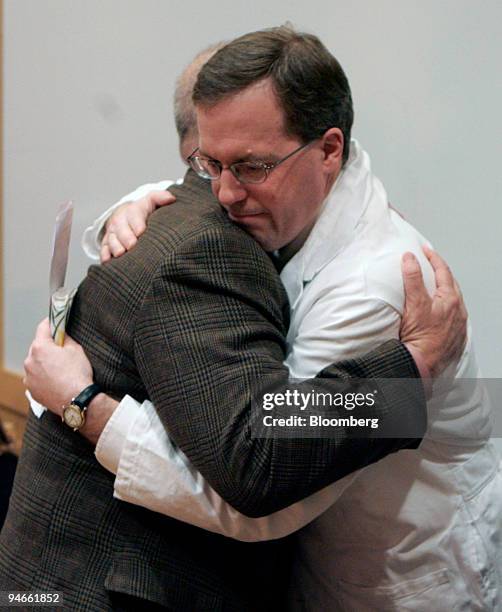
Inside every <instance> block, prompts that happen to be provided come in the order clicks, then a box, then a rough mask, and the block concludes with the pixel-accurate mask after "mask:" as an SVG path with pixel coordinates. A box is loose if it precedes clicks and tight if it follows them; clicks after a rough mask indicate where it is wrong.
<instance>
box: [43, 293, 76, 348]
mask: <svg viewBox="0 0 502 612" xmlns="http://www.w3.org/2000/svg"><path fill="white" fill-rule="evenodd" d="M74 296H75V289H72V290H71V291H68V290H67V289H65V288H64V287H60V288H59V289H58V290H57V291H56V292H55V293H54V294H53V295H52V297H51V305H50V311H49V323H50V326H51V334H52V337H53V338H54V342H55V343H56V344H57V345H58V346H63V344H64V336H65V331H66V323H67V322H68V317H69V316H70V310H71V305H72V302H73V297H74Z"/></svg>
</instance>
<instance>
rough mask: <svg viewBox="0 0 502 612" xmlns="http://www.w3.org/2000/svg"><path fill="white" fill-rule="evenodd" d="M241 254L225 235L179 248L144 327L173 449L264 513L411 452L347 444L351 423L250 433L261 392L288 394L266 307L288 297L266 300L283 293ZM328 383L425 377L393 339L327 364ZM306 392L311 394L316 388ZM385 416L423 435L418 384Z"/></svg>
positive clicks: (255, 512) (149, 301)
mask: <svg viewBox="0 0 502 612" xmlns="http://www.w3.org/2000/svg"><path fill="white" fill-rule="evenodd" d="M213 242H214V243H213ZM232 250H235V243H233V242H232V243H231V244H228V245H226V244H225V237H224V236H216V235H215V236H214V237H209V236H208V237H205V240H204V241H203V242H201V243H199V244H196V245H190V248H188V246H187V249H186V250H185V251H183V250H182V249H179V250H178V252H177V256H176V257H173V259H172V260H171V261H169V262H167V263H166V265H165V267H164V269H163V270H162V273H160V274H159V276H158V278H157V279H156V280H155V282H154V286H153V287H152V293H151V295H150V296H148V297H147V298H146V299H145V302H144V306H143V311H142V313H141V314H140V316H139V317H138V320H137V325H136V345H135V355H136V358H137V360H138V363H139V367H140V373H141V376H142V378H143V380H144V381H145V384H146V385H147V388H148V393H149V395H150V397H151V398H152V400H153V402H154V405H155V407H156V409H157V411H158V414H159V416H160V419H161V421H162V422H163V424H164V427H165V428H166V430H167V431H169V434H170V435H171V436H172V438H173V440H174V441H175V443H176V444H177V445H178V446H179V447H180V448H181V449H182V450H183V452H184V453H185V454H186V455H187V456H188V457H189V459H190V460H191V461H192V463H193V464H194V466H195V467H196V468H197V470H198V471H200V472H201V473H202V475H203V476H204V477H205V478H206V479H207V481H208V482H209V483H210V484H211V486H212V487H213V488H214V489H215V490H216V491H217V493H218V494H219V495H220V496H221V497H222V498H223V499H225V500H227V501H228V502H229V503H230V504H231V505H232V506H233V507H235V508H236V509H237V510H239V511H240V512H242V513H243V514H246V515H248V516H254V517H256V516H264V515H269V514H272V513H274V512H276V511H277V510H280V509H281V508H284V507H287V506H290V505H291V504H293V503H295V502H297V501H298V500H300V499H303V498H305V497H307V496H308V495H310V494H312V493H313V492H315V491H317V490H319V489H321V488H323V487H325V486H327V485H328V484H330V483H331V482H334V481H336V480H338V479H341V478H343V477H344V476H346V475H347V474H348V473H350V472H352V471H354V470H357V469H359V468H361V467H364V466H366V465H368V464H369V463H372V462H373V461H377V460H378V459H380V458H382V457H384V456H385V455H386V454H388V453H389V452H393V451H396V450H399V449H400V448H403V447H407V446H409V445H410V439H409V438H408V437H401V438H399V439H377V438H374V437H373V438H360V439H354V438H352V439H349V437H348V436H347V432H346V431H345V430H344V429H343V428H342V429H341V430H340V431H339V432H337V433H336V434H335V435H334V436H333V437H332V438H330V439H326V438H324V439H319V438H296V439H284V438H272V439H270V438H269V439H262V438H257V437H254V436H253V431H252V428H253V417H255V416H256V412H253V410H252V398H253V397H259V395H260V392H262V391H263V387H262V386H261V385H264V384H267V383H270V384H271V385H272V387H273V390H274V391H280V390H281V389H287V388H288V385H289V372H288V370H287V368H286V367H285V366H284V365H283V363H282V361H283V359H284V352H283V345H282V344H281V330H280V327H279V326H278V325H276V323H275V322H276V321H277V316H276V314H274V312H273V311H272V310H267V307H266V306H265V305H267V304H271V305H273V304H274V302H275V300H277V302H278V301H279V298H278V297H276V298H275V300H269V302H266V301H263V302H261V303H257V298H256V295H258V294H259V292H261V294H269V295H273V291H274V288H273V286H271V284H270V283H268V285H267V283H266V278H267V277H266V274H265V272H264V271H263V270H262V269H260V264H259V262H258V261H253V258H252V256H251V255H250V254H249V253H247V254H246V256H245V258H244V257H242V256H240V257H239V259H238V260H237V261H232V259H231V257H232ZM194 253H195V254H196V255H194ZM215 253H217V254H219V253H225V258H226V263H227V265H225V267H224V269H225V271H227V273H226V274H219V275H217V276H215V274H214V272H213V270H215V269H216V270H218V269H220V268H221V267H222V265H223V264H222V261H212V258H213V259H214V254H215ZM243 265H245V270H244V271H242V273H240V274H239V275H235V278H234V277H233V276H232V275H231V274H230V272H229V271H230V270H231V269H232V267H236V269H237V270H238V271H240V270H241V268H242V266H243ZM173 279H175V281H174V282H173ZM208 279H210V280H208ZM202 287H203V288H204V289H205V290H204V291H202V290H201V288H202ZM257 287H258V289H257ZM209 313H210V316H211V319H209ZM178 321H183V333H180V332H179V329H177V328H176V326H175V325H173V322H178ZM229 321H230V322H231V323H230V324H229ZM159 328H161V329H163V332H162V333H161V334H159V333H158V330H159ZM166 338H168V342H166V341H165V339H166ZM166 373H169V374H168V375H166ZM322 376H323V377H325V378H332V379H333V378H338V379H341V380H349V379H352V378H354V377H357V378H379V377H383V378H384V377H392V378H417V377H418V371H417V369H416V367H415V364H414V362H413V359H412V358H411V356H410V354H409V353H408V351H406V349H405V348H404V347H403V346H402V345H401V344H400V343H399V342H397V341H396V342H395V343H394V344H392V345H391V346H388V347H386V348H385V349H384V351H376V352H374V353H372V354H370V355H369V356H368V357H367V358H366V359H365V360H357V361H353V362H345V363H342V364H339V365H338V367H332V368H327V369H326V370H324V371H323V373H322ZM361 384H363V383H361ZM419 387H420V385H419ZM305 390H306V391H307V392H310V391H311V390H312V386H311V381H310V382H307V383H305ZM385 412H386V414H387V415H389V414H392V413H393V412H396V413H398V414H403V413H405V414H407V415H410V414H411V415H413V416H414V417H416V420H417V421H418V423H419V427H418V429H419V435H418V436H417V437H420V434H422V433H423V431H424V430H425V399H424V396H423V391H421V390H420V388H419V389H418V391H417V389H416V388H413V389H412V388H410V389H409V390H408V391H407V390H406V388H405V386H403V389H402V390H401V393H400V395H399V396H398V397H395V398H392V397H389V398H388V402H387V405H386V408H385ZM346 414H347V413H346V411H345V410H344V409H343V408H340V409H337V408H334V410H333V414H332V416H333V417H336V416H346ZM373 416H377V415H376V414H373ZM412 443H414V444H415V445H416V444H418V440H415V441H413V442H412Z"/></svg>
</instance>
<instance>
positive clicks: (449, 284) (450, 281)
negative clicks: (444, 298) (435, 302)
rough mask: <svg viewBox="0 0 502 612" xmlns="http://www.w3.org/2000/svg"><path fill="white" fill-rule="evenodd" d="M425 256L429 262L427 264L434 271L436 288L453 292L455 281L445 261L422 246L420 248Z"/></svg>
mask: <svg viewBox="0 0 502 612" xmlns="http://www.w3.org/2000/svg"><path fill="white" fill-rule="evenodd" d="M422 249H423V251H424V253H425V256H426V257H427V259H428V260H429V263H430V264H431V266H432V269H433V270H434V276H435V277H436V287H437V288H438V289H443V290H447V291H453V290H454V283H455V279H454V278H453V274H452V273H451V270H450V268H449V266H448V264H447V263H446V261H445V260H444V259H443V258H442V257H441V256H440V255H439V254H438V253H436V251H433V250H432V249H431V248H429V247H428V246H426V245H424V246H423V247H422Z"/></svg>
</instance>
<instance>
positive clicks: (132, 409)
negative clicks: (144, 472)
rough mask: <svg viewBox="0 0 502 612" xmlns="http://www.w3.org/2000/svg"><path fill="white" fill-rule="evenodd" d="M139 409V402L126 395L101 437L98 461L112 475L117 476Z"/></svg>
mask: <svg viewBox="0 0 502 612" xmlns="http://www.w3.org/2000/svg"><path fill="white" fill-rule="evenodd" d="M139 407H140V404H139V402H137V401H136V400H135V399H133V398H132V397H131V396H129V395H125V396H124V397H123V398H122V401H121V402H120V404H119V405H118V406H117V408H116V409H115V411H114V412H113V414H112V416H111V417H110V419H109V420H108V423H107V424H106V425H105V428H104V429H103V431H102V432H101V435H100V436H99V439H98V443H97V444H96V450H95V455H96V459H97V460H98V461H99V463H100V464H101V465H102V466H103V467H104V468H105V469H107V470H108V471H109V472H112V474H117V471H118V468H119V463H120V457H121V455H122V451H123V450H124V445H125V443H126V440H127V434H128V433H129V429H130V428H131V426H132V424H133V423H134V421H135V419H136V417H137V416H138V413H139Z"/></svg>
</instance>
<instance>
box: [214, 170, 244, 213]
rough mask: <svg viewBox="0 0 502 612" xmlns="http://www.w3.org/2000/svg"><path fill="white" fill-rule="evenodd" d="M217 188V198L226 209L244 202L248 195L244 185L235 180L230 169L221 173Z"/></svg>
mask: <svg viewBox="0 0 502 612" xmlns="http://www.w3.org/2000/svg"><path fill="white" fill-rule="evenodd" d="M215 187H216V197H217V198H218V201H219V202H220V204H221V205H222V206H223V207H224V208H227V207H228V206H231V205H232V204H235V203H236V202H240V201H241V200H244V199H245V198H246V195H247V194H246V189H245V188H244V185H243V184H242V183H241V182H240V181H238V180H237V179H236V178H235V176H234V175H233V174H232V171H231V170H230V169H228V168H225V169H223V170H222V171H221V176H220V178H219V180H218V181H216V185H215Z"/></svg>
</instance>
